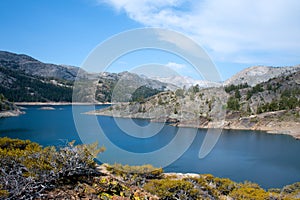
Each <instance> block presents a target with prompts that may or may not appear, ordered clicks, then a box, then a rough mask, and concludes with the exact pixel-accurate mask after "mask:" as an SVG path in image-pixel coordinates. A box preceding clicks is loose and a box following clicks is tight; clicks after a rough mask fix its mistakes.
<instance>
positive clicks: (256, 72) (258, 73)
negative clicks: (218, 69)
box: [224, 65, 300, 86]
mask: <svg viewBox="0 0 300 200" xmlns="http://www.w3.org/2000/svg"><path fill="white" fill-rule="evenodd" d="M299 70H300V65H297V66H291V67H267V66H253V67H249V68H246V69H244V70H242V71H240V72H239V73H237V74H236V75H234V76H232V77H231V78H229V79H228V80H226V81H225V83H224V84H225V85H239V84H243V83H247V84H248V85H250V86H254V85H257V84H259V83H262V82H266V81H268V80H269V79H271V78H275V77H278V76H287V75H289V74H292V73H294V72H296V71H299Z"/></svg>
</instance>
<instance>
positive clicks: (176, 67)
mask: <svg viewBox="0 0 300 200" xmlns="http://www.w3.org/2000/svg"><path fill="white" fill-rule="evenodd" d="M166 66H167V67H170V68H171V69H173V70H181V69H185V68H186V67H187V66H186V65H185V64H179V63H174V62H168V63H167V64H166Z"/></svg>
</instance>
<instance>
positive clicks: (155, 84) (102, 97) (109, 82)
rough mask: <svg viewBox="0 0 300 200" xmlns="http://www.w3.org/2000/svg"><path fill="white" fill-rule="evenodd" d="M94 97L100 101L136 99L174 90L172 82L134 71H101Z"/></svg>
mask: <svg viewBox="0 0 300 200" xmlns="http://www.w3.org/2000/svg"><path fill="white" fill-rule="evenodd" d="M98 79H99V81H98V83H97V90H96V99H97V100H98V101H100V102H111V101H112V100H113V101H121V102H128V101H136V100H138V99H144V98H147V97H150V96H153V95H154V94H157V93H159V92H163V91H167V90H175V89H176V88H177V87H176V86H175V85H172V84H168V83H163V82H160V81H157V80H152V79H149V78H146V77H141V76H139V75H137V74H134V73H129V72H121V73H108V72H104V73H101V74H100V75H99V77H98Z"/></svg>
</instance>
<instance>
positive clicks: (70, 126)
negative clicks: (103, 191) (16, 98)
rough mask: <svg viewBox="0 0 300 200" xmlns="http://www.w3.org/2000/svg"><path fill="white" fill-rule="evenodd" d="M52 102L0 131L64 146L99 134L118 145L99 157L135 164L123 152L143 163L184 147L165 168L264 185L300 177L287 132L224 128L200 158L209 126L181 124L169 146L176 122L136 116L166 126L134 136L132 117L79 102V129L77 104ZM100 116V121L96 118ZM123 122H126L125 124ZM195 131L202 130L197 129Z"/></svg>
mask: <svg viewBox="0 0 300 200" xmlns="http://www.w3.org/2000/svg"><path fill="white" fill-rule="evenodd" d="M53 107H55V110H39V108H40V106H26V108H27V109H26V110H25V112H26V114H25V115H21V116H19V117H12V118H4V119H0V137H5V136H7V137H11V138H20V139H29V140H31V141H34V142H37V143H39V144H41V145H43V146H47V145H56V146H60V145H64V144H66V142H67V141H72V140H76V142H77V143H81V141H82V140H83V141H88V142H92V141H95V140H97V141H98V142H99V144H101V145H102V144H103V143H102V142H101V141H104V140H107V141H109V142H110V143H111V144H113V146H112V147H111V146H109V145H108V143H104V144H106V145H105V146H106V148H107V150H106V151H105V152H104V153H103V154H102V155H100V158H101V157H102V158H103V160H104V161H105V162H109V163H115V162H121V163H123V164H125V163H126V162H127V161H128V163H129V164H132V162H133V159H134V158H135V157H134V158H131V157H130V156H128V157H127V156H124V155H127V154H126V153H127V152H131V154H132V155H134V156H137V158H139V159H140V160H139V161H140V162H142V163H147V161H149V163H151V164H152V162H158V163H164V162H166V161H167V160H169V159H170V158H172V157H173V156H175V157H176V155H175V154H176V152H177V151H183V152H182V153H183V155H181V156H180V157H179V158H178V159H177V160H175V161H174V162H171V163H170V165H168V166H165V167H164V170H165V171H166V172H191V173H201V174H203V173H210V174H213V175H214V176H218V177H227V178H230V179H232V180H234V181H238V182H241V181H245V180H249V181H253V182H256V183H258V184H260V185H261V186H262V187H264V188H272V187H282V186H284V185H287V184H291V183H294V182H298V181H300V156H299V152H300V140H295V139H294V138H292V137H290V136H287V135H272V134H266V133H263V132H259V131H233V130H225V131H223V133H222V135H221V137H220V138H219V140H218V142H217V144H216V146H215V147H214V148H213V150H212V151H211V152H210V153H209V154H208V155H207V156H206V157H205V158H203V159H199V158H198V153H199V149H200V147H201V144H202V142H203V139H204V137H205V135H206V130H201V129H199V130H197V129H192V128H181V132H182V134H183V137H182V138H180V142H178V141H177V143H175V144H174V145H175V149H174V147H173V149H169V150H168V149H166V147H167V146H168V144H170V143H171V142H170V141H172V140H173V138H176V137H177V136H178V134H179V133H178V131H179V129H178V128H177V127H173V126H167V125H165V126H162V124H160V123H149V122H148V121H146V120H137V119H136V120H134V123H135V124H136V126H138V127H147V126H149V124H150V125H151V127H150V129H153V130H154V129H157V130H159V129H160V128H161V130H160V131H159V132H158V133H157V134H154V135H152V136H151V137H146V136H149V135H147V134H148V133H147V131H144V129H141V130H142V131H140V133H139V134H141V135H140V137H137V136H136V135H135V136H132V135H130V133H129V134H128V133H126V130H130V129H131V128H132V130H134V129H135V128H134V127H135V126H132V125H130V123H129V122H130V121H131V120H130V119H119V121H118V123H119V124H116V121H115V119H114V118H112V117H105V116H89V115H83V114H80V113H82V112H84V111H88V110H92V107H91V106H77V108H78V109H77V111H78V113H77V115H79V116H80V117H79V119H77V122H76V124H77V126H80V124H81V128H80V130H78V129H76V126H75V123H74V120H73V114H72V106H53ZM101 107H104V106H97V109H99V108H101ZM95 119H96V121H97V123H98V125H97V126H96V125H95V124H94V123H92V122H93V120H95ZM120 123H121V125H122V126H124V125H125V126H127V127H125V128H122V126H121V127H120ZM98 126H99V127H101V129H102V132H101V133H102V134H103V135H102V136H98V135H97V134H99V133H98V130H99V127H98ZM138 130H139V129H138ZM150 131H151V130H150ZM193 132H197V134H195V135H193ZM143 134H145V135H144V136H145V137H144V138H143ZM194 136H195V138H194ZM190 139H191V145H189V146H188V147H187V148H186V149H185V148H184V147H182V146H184V144H185V143H187V142H188V141H189V140H190ZM121 150H122V151H123V153H122V152H121ZM158 150H159V151H158ZM185 150H186V151H185ZM106 152H107V153H106ZM124 152H125V153H124ZM149 152H151V153H153V152H154V153H153V155H155V156H156V157H154V159H153V157H152V159H151V158H149V159H148V157H147V156H148V154H147V153H149ZM163 152H165V153H163ZM157 155H158V156H157ZM103 160H101V159H100V161H103Z"/></svg>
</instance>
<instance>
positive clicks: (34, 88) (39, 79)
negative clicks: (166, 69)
mask: <svg viewBox="0 0 300 200" xmlns="http://www.w3.org/2000/svg"><path fill="white" fill-rule="evenodd" d="M78 70H79V68H78V67H71V66H65V65H55V64H48V63H43V62H40V61H38V60H36V59H34V58H32V57H30V56H27V55H23V54H14V53H10V52H5V51H0V84H1V85H0V94H1V93H2V94H4V95H5V96H6V97H7V98H8V99H9V100H10V101H14V102H23V101H28V102H48V101H54V102H61V101H65V102H71V101H72V92H73V84H74V80H75V78H76V76H77V72H78ZM78 78H79V79H78V80H79V81H80V82H81V84H82V85H83V86H84V87H83V91H81V92H80V94H79V95H77V96H78V97H79V98H77V99H76V101H79V102H85V101H88V100H89V99H90V97H89V96H88V94H87V91H90V90H91V89H93V87H96V90H95V93H96V95H95V97H96V101H98V102H110V101H111V100H112V94H113V93H114V91H115V92H118V91H120V90H121V91H126V95H125V96H123V97H122V99H118V100H119V101H130V100H137V99H142V98H147V97H149V96H152V95H154V94H157V93H159V92H162V91H166V90H174V89H176V88H177V87H176V86H175V85H172V84H167V83H162V82H160V81H157V80H151V79H149V78H145V77H140V76H138V75H136V74H133V73H129V72H122V73H108V72H105V73H100V74H96V73H94V74H91V73H87V72H85V71H84V70H81V69H80V73H78ZM90 83H92V84H90ZM86 85H92V86H91V87H88V88H87V87H85V86H86ZM115 86H117V87H116V88H117V89H116V90H114V89H115ZM93 99H94V97H93Z"/></svg>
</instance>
